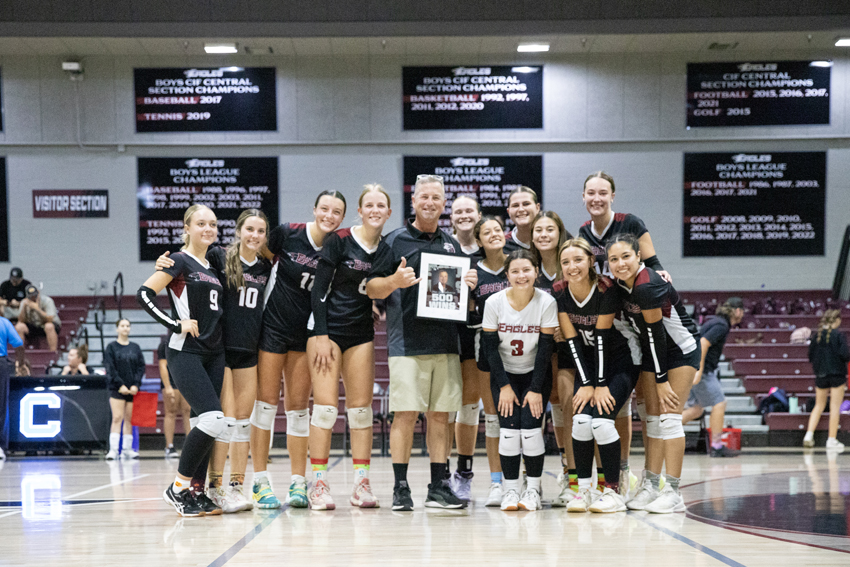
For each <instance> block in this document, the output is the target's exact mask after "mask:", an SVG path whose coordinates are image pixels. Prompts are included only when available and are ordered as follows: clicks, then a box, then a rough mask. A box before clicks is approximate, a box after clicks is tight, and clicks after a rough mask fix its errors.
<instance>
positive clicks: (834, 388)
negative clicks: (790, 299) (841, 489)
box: [803, 309, 850, 451]
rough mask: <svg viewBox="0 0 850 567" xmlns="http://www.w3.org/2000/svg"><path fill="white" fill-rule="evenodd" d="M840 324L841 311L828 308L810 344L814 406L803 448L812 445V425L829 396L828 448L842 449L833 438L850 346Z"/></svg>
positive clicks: (817, 418) (813, 443)
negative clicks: (813, 377)
mask: <svg viewBox="0 0 850 567" xmlns="http://www.w3.org/2000/svg"><path fill="white" fill-rule="evenodd" d="M840 326H841V311H839V310H838V309H829V310H827V311H826V313H824V314H823V317H821V320H820V323H819V324H818V332H817V334H816V335H815V336H814V337H812V342H811V343H809V361H810V362H811V363H812V368H814V371H815V407H814V409H813V410H812V414H811V415H810V416H809V427H808V429H807V430H806V436H805V437H803V447H814V446H815V438H814V436H815V428H817V426H818V422H819V421H820V416H821V414H822V413H823V410H824V409H825V408H826V398H827V396H829V398H830V402H829V437H828V438H827V440H826V448H827V449H836V450H839V451H840V450H842V449H844V444H843V443H841V442H840V441H838V439H836V438H835V436H836V434H837V433H838V420H839V418H840V416H841V409H840V408H841V402H842V401H844V390H845V389H846V388H847V363H848V362H850V349H848V348H847V337H845V336H844V333H842V332H841V331H839V330H838V328H839V327H840Z"/></svg>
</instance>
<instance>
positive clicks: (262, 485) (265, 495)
mask: <svg viewBox="0 0 850 567" xmlns="http://www.w3.org/2000/svg"><path fill="white" fill-rule="evenodd" d="M251 492H252V497H253V498H254V506H256V507H257V508H262V509H264V510H269V509H272V508H280V500H278V499H277V496H275V495H274V492H272V486H271V484H270V483H269V479H268V478H264V479H262V480H260V482H257V481H254V488H253V490H252V491H251Z"/></svg>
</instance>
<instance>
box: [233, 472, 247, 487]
mask: <svg viewBox="0 0 850 567" xmlns="http://www.w3.org/2000/svg"><path fill="white" fill-rule="evenodd" d="M237 484H245V473H235V472H232V473H230V486H234V485H237Z"/></svg>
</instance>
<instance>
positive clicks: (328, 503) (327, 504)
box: [307, 480, 336, 510]
mask: <svg viewBox="0 0 850 567" xmlns="http://www.w3.org/2000/svg"><path fill="white" fill-rule="evenodd" d="M330 490H331V489H330V487H329V486H328V483H326V482H325V481H324V480H317V481H314V482H313V486H312V488H310V493H309V494H308V495H307V497H308V498H309V499H310V508H311V509H312V510H334V509H336V504H334V500H333V498H331V491H330Z"/></svg>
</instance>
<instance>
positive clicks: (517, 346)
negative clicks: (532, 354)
mask: <svg viewBox="0 0 850 567" xmlns="http://www.w3.org/2000/svg"><path fill="white" fill-rule="evenodd" d="M511 346H512V347H514V350H512V351H511V356H522V355H523V354H525V353H524V352H523V351H522V347H523V346H524V345H523V344H522V341H521V340H519V339H515V340H513V341H511Z"/></svg>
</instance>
